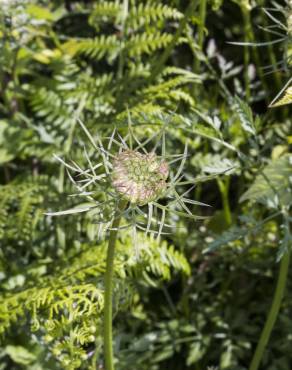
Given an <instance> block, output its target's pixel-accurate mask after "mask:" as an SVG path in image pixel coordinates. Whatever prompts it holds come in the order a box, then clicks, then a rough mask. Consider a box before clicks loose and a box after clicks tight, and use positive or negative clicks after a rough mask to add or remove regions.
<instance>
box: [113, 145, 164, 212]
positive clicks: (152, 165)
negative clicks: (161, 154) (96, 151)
mask: <svg viewBox="0 0 292 370" xmlns="http://www.w3.org/2000/svg"><path fill="white" fill-rule="evenodd" d="M167 177H168V165H167V163H166V162H165V161H163V160H160V159H159V158H158V157H157V156H156V155H155V154H154V153H149V154H142V153H139V152H137V151H133V150H126V151H124V152H122V153H120V154H118V155H117V156H116V158H115V159H114V162H113V173H112V184H113V186H114V188H115V189H116V191H117V192H118V193H119V194H121V195H122V196H123V198H125V199H127V200H128V201H129V202H131V203H135V204H138V205H144V204H147V203H150V202H152V201H154V200H156V199H158V198H159V197H161V196H162V195H163V193H164V190H165V189H166V186H167V184H166V179H167Z"/></svg>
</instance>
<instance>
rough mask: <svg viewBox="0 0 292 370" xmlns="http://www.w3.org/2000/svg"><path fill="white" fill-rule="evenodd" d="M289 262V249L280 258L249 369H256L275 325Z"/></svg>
mask: <svg viewBox="0 0 292 370" xmlns="http://www.w3.org/2000/svg"><path fill="white" fill-rule="evenodd" d="M289 262H290V250H288V251H287V252H286V253H285V254H284V256H283V257H282V259H281V263H280V269H279V276H278V281H277V286H276V290H275V293H274V298H273V302H272V306H271V308H270V312H269V314H268V317H267V320H266V323H265V326H264V328H263V331H262V334H261V337H260V340H259V342H258V345H257V348H256V351H255V353H254V356H253V359H252V361H251V364H250V367H249V370H257V369H258V367H259V365H260V362H261V360H262V357H263V354H264V351H265V348H266V345H267V343H268V341H269V338H270V335H271V332H272V330H273V327H274V325H275V322H276V319H277V316H278V313H279V310H280V306H281V302H282V298H283V295H284V290H285V286H286V281H287V275H288V270H289Z"/></svg>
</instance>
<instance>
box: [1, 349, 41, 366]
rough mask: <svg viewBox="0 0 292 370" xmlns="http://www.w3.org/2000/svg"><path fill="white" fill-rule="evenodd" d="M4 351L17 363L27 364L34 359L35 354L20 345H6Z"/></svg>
mask: <svg viewBox="0 0 292 370" xmlns="http://www.w3.org/2000/svg"><path fill="white" fill-rule="evenodd" d="M5 352H6V353H7V355H8V356H9V357H10V358H11V360H12V361H14V362H16V363H17V364H21V365H29V364H31V363H32V362H33V361H35V360H36V356H35V355H34V354H33V353H31V352H29V351H28V350H27V349H26V348H24V347H22V346H11V345H8V346H6V348H5Z"/></svg>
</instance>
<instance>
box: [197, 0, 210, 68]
mask: <svg viewBox="0 0 292 370" xmlns="http://www.w3.org/2000/svg"><path fill="white" fill-rule="evenodd" d="M206 13H207V0H201V1H200V8H199V21H200V24H199V26H198V47H199V49H200V51H201V50H202V49H203V44H204V32H205V22H206ZM199 70H200V59H199V58H196V59H195V64H194V72H195V73H199Z"/></svg>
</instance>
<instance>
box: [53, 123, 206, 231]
mask: <svg viewBox="0 0 292 370" xmlns="http://www.w3.org/2000/svg"><path fill="white" fill-rule="evenodd" d="M79 123H80V125H81V127H82V128H83V130H84V132H85V133H86V135H87V136H88V138H89V140H90V141H91V143H92V145H93V147H94V149H95V151H94V152H95V156H97V158H98V159H99V161H97V158H95V159H94V162H93V160H92V159H90V155H89V154H88V152H87V150H86V149H84V156H85V159H86V161H87V163H88V168H86V169H82V168H81V166H79V165H78V164H77V163H75V162H72V163H66V162H65V161H64V160H63V159H61V158H60V157H58V156H55V157H56V158H57V159H58V160H59V161H60V162H61V163H62V164H63V165H64V166H66V169H67V172H68V176H69V178H70V180H71V182H72V183H73V184H74V186H75V188H76V189H77V191H78V193H77V194H76V195H78V196H81V197H84V198H86V203H83V204H82V205H80V204H79V205H77V206H76V207H74V208H72V209H69V210H66V211H59V212H52V213H47V215H50V216H58V215H65V214H73V213H79V212H89V213H90V215H91V216H92V219H93V221H94V222H96V223H98V224H99V234H100V235H103V234H104V232H106V230H108V229H110V228H111V225H112V221H113V219H114V217H115V216H116V215H117V212H118V213H119V215H121V216H122V217H123V220H124V223H122V225H121V226H120V228H132V230H133V232H134V233H136V231H137V230H142V231H145V232H146V233H152V234H156V235H157V237H159V236H160V235H161V234H162V233H165V232H164V229H165V228H167V227H168V228H171V227H172V225H170V224H167V223H166V222H165V221H166V215H167V213H169V214H173V215H175V216H176V217H177V216H183V217H188V218H190V219H194V220H196V219H199V218H202V217H198V216H195V215H193V214H192V212H191V210H190V209H189V208H188V204H194V205H198V204H199V205H205V204H203V203H200V202H196V201H195V200H191V199H188V198H187V194H188V193H189V192H190V191H191V190H192V189H193V187H192V188H191V189H189V190H187V191H185V192H181V191H178V190H176V187H178V186H180V185H183V186H185V185H188V184H191V183H193V181H182V179H183V177H184V175H183V174H182V172H183V167H184V164H185V161H186V158H187V145H186V146H185V150H184V153H183V154H172V155H170V154H166V140H165V130H164V129H163V130H161V131H160V132H159V133H156V134H154V135H153V137H150V138H147V139H146V140H145V141H144V142H141V141H140V140H139V139H138V138H137V137H136V136H135V135H134V133H133V130H132V128H131V127H129V130H128V134H127V135H126V136H125V137H124V138H122V137H121V136H120V135H119V134H118V133H117V132H115V131H114V132H113V133H112V135H111V136H110V137H106V138H104V139H103V140H101V138H99V137H98V136H96V137H95V138H93V137H92V136H91V134H90V133H89V131H88V130H87V128H86V127H85V126H84V124H83V123H82V122H81V121H79ZM152 142H156V143H155V144H154V145H153V146H152V148H151V151H150V152H147V150H146V147H147V146H149V145H150V146H151V143H152ZM158 148H159V153H158ZM177 163H179V164H178V166H177V168H178V169H177V172H176V173H174V171H173V169H172V165H173V164H176V165H177ZM162 199H163V202H161V201H160V200H162ZM121 200H123V201H124V203H126V206H125V207H124V208H123V209H122V210H120V209H119V204H120V201H121Z"/></svg>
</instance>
